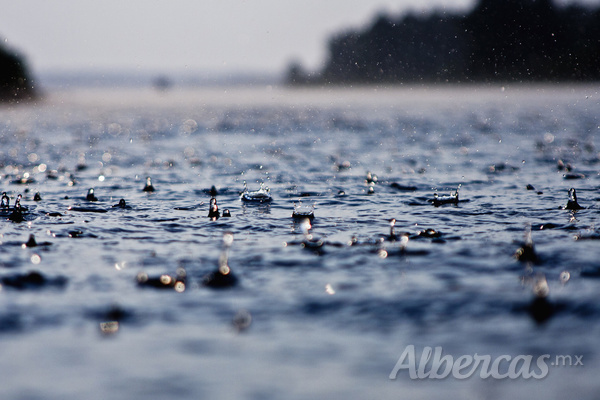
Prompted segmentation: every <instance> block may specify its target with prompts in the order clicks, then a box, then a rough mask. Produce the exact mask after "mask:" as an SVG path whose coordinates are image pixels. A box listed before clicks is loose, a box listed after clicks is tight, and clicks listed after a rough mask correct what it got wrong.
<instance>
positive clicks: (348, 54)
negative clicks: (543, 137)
mask: <svg viewBox="0 0 600 400" xmlns="http://www.w3.org/2000/svg"><path fill="white" fill-rule="evenodd" d="M328 50H329V51H328V59H327V61H326V62H325V65H324V66H323V68H322V69H321V70H320V71H316V72H307V71H305V70H304V69H303V68H302V66H301V65H300V64H299V63H293V64H291V65H290V66H289V68H288V71H287V78H286V80H287V83H289V84H355V83H356V84H363V83H365V84H366V83H378V84H379V83H381V84H383V83H401V82H564V81H596V80H599V79H600V8H599V7H584V6H582V5H576V4H571V5H569V6H566V7H561V6H558V5H556V4H554V3H553V2H552V1H551V0H503V1H497V0H479V1H478V3H477V4H476V5H475V7H474V8H473V9H472V10H471V11H470V12H469V13H467V14H465V15H459V14H447V13H443V12H439V11H437V12H433V13H431V14H427V15H415V14H408V15H405V16H401V17H396V18H394V17H392V16H389V15H379V16H377V17H376V18H375V20H374V21H373V23H372V24H371V25H370V26H368V27H367V28H366V29H364V30H360V31H347V32H343V33H340V34H337V35H335V36H334V37H332V38H331V39H330V40H329V47H328Z"/></svg>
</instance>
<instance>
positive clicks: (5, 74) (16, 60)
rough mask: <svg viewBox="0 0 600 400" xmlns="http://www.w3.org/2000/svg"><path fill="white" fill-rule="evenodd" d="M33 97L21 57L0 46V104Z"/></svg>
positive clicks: (33, 93) (29, 79)
mask: <svg viewBox="0 0 600 400" xmlns="http://www.w3.org/2000/svg"><path fill="white" fill-rule="evenodd" d="M35 96H36V92H35V90H34V88H33V81H32V79H31V78H30V76H29V72H28V70H27V67H26V65H25V62H24V61H23V59H22V57H20V56H19V55H17V54H16V53H14V52H11V51H10V50H8V49H6V48H4V47H2V46H1V45H0V102H17V101H23V100H31V99H32V98H34V97H35Z"/></svg>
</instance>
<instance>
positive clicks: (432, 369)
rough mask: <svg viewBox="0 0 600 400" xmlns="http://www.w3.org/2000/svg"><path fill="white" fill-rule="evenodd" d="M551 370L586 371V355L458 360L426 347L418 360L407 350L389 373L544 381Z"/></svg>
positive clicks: (412, 348) (394, 375) (463, 357)
mask: <svg viewBox="0 0 600 400" xmlns="http://www.w3.org/2000/svg"><path fill="white" fill-rule="evenodd" d="M550 367H583V355H556V356H551V355H550V354H542V355H539V356H537V357H534V356H532V355H517V356H509V355H501V356H497V357H495V358H492V356H491V355H489V354H485V355H482V354H477V353H475V354H474V355H471V354H466V355H461V356H459V357H456V358H455V357H453V356H452V355H449V354H446V355H443V350H442V347H441V346H438V347H435V349H433V348H431V347H424V348H423V351H422V352H421V356H420V357H417V354H416V351H415V346H414V345H410V346H407V347H406V348H405V349H404V351H403V352H402V354H401V355H400V358H399V359H398V362H396V365H394V368H393V369H392V372H391V373H390V379H392V380H393V379H396V378H397V376H398V374H399V373H400V372H402V371H408V375H409V377H410V378H411V379H444V378H447V377H450V376H451V377H452V378H454V379H467V378H470V377H472V376H477V375H479V377H480V378H481V379H488V378H493V379H518V378H522V379H530V378H533V379H543V378H545V377H546V376H547V375H548V373H549V372H550Z"/></svg>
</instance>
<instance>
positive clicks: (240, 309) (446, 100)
mask: <svg viewBox="0 0 600 400" xmlns="http://www.w3.org/2000/svg"><path fill="white" fill-rule="evenodd" d="M599 130H600V94H599V93H598V88H597V87H595V86H531V87H528V86H521V87H510V86H507V87H499V86H498V87H497V86H492V87H477V86H473V87H453V86H448V87H437V88H402V87H399V88H393V89H384V88H354V89H352V88H349V89H305V90H286V89H281V88H272V87H266V88H262V87H261V88H227V89H219V88H213V89H189V90H179V89H174V90H172V91H168V92H154V91H151V90H147V91H146V90H143V89H132V90H124V89H122V90H121V89H119V90H108V89H95V90H93V91H89V90H76V89H73V90H64V91H60V92H56V93H49V94H48V96H47V98H46V100H45V101H44V102H41V103H40V104H31V105H23V106H19V107H4V108H2V109H0V146H1V147H0V148H1V151H0V167H1V168H2V169H1V170H0V190H1V191H6V192H7V194H8V195H9V196H10V197H11V204H13V203H14V200H15V198H16V197H17V195H18V194H22V195H23V200H22V204H23V205H25V206H27V207H28V212H27V213H26V214H25V220H24V221H23V222H12V221H9V220H8V219H7V218H6V215H4V218H3V220H2V221H0V242H1V245H0V279H2V286H1V290H0V353H1V354H2V357H1V358H0V370H1V371H3V374H2V375H3V378H2V385H0V397H2V398H14V399H38V398H40V399H42V398H43V399H81V398H86V399H104V398H107V397H108V396H110V397H111V398H115V399H141V398H144V399H149V398H150V399H151V398H183V399H188V398H189V399H195V398H201V397H203V398H247V399H282V398H287V399H308V398H348V399H363V398H382V399H388V398H389V399H393V398H406V397H419V396H420V397H423V398H446V397H447V395H448V393H449V392H452V393H456V395H457V396H460V397H462V398H505V397H508V396H513V397H514V396H515V395H516V396H523V395H525V394H528V393H535V394H536V395H538V396H542V395H545V396H547V397H549V398H562V397H565V396H569V397H572V396H575V397H577V398H582V399H583V398H594V396H595V393H596V392H597V391H598V389H599V387H598V383H597V379H595V376H596V375H597V374H598V372H599V371H600V367H599V364H598V354H597V347H598V345H599V344H600V343H599V339H598V337H600V306H599V305H598V300H597V299H598V292H599V290H600V280H599V279H598V277H600V264H599V261H598V260H599V256H600V250H599V247H598V241H597V240H593V238H595V237H596V236H597V234H598V230H597V226H598V225H599V223H598V222H599V221H598V204H597V203H598V201H599V199H600V193H599V192H598V183H599V182H600V178H599V175H598V166H599V165H600V161H599V156H600V147H599V146H600V143H599V140H600V139H599V137H600V136H599ZM559 161H560V163H559ZM567 164H569V165H570V171H567V170H566V169H565V168H564V167H563V166H565V165H567ZM559 167H560V168H559ZM368 172H371V174H372V175H373V174H375V175H376V176H377V180H376V182H367V180H366V178H367V173H368ZM147 176H150V177H151V178H152V184H153V186H154V187H155V189H156V190H155V191H154V192H145V191H143V190H142V189H143V188H144V185H145V182H146V177H147ZM21 182H28V183H25V184H23V183H21ZM244 182H247V185H248V187H249V188H250V190H257V189H258V188H259V186H260V184H261V183H264V184H265V185H266V186H268V187H269V188H270V193H271V195H272V198H273V201H272V202H270V203H263V204H253V203H244V202H242V201H241V200H240V192H241V191H242V190H243V188H244ZM459 185H461V186H460V199H461V200H464V201H461V202H459V203H458V204H456V205H455V204H448V205H443V206H440V207H434V206H433V205H432V203H431V202H430V200H431V199H433V196H434V193H439V194H440V195H448V194H450V193H451V192H452V191H454V190H456V188H457V187H458V186H459ZM528 185H530V187H529V190H528ZM212 186H214V187H215V189H216V190H217V192H218V194H217V196H216V198H217V201H218V205H219V208H220V210H221V211H222V210H223V209H225V208H227V209H229V210H230V211H231V214H232V217H231V218H219V219H217V220H216V221H213V220H211V219H209V218H207V215H208V211H209V201H210V197H211V195H210V189H211V187H212ZM571 187H573V188H575V189H576V190H577V194H578V201H579V203H580V205H581V206H582V207H583V209H581V210H579V211H577V212H573V211H569V210H564V209H563V208H562V207H563V206H564V205H566V204H567V200H568V194H567V193H568V189H569V188H571ZM90 188H94V189H95V195H96V196H97V198H98V201H97V202H88V201H87V200H86V194H87V192H88V189H90ZM36 192H39V193H40V195H41V197H42V200H41V201H33V197H34V194H35V193H36ZM120 199H125V200H126V202H127V204H128V205H129V206H130V208H127V209H122V208H118V207H112V206H113V205H115V204H117V203H118V202H119V200H120ZM299 201H301V202H302V204H314V206H315V211H314V215H315V218H314V220H313V222H312V229H311V231H310V233H311V234H312V235H313V238H314V240H319V239H320V240H322V243H323V245H322V246H320V247H318V248H317V249H314V248H311V246H306V245H304V246H303V245H302V244H301V242H302V241H303V240H305V239H306V238H305V236H304V234H303V231H302V226H301V225H302V224H301V223H300V222H299V221H295V220H293V219H292V218H291V215H292V211H293V209H294V204H296V203H298V202H299ZM70 207H71V209H69V208H70ZM75 210H80V211H75ZM91 211H106V212H91ZM391 218H395V219H396V221H397V222H396V226H395V232H396V234H398V235H400V234H402V233H407V234H409V235H410V239H409V240H408V243H407V244H406V247H405V248H403V245H401V243H402V242H401V241H400V240H398V241H396V242H390V241H388V240H386V239H387V237H388V235H389V233H390V223H389V220H390V219H391ZM528 225H530V226H531V227H532V228H531V230H532V239H533V241H534V243H535V249H536V252H537V254H538V256H539V261H538V262H537V263H526V262H519V261H518V260H517V259H515V257H514V256H513V255H514V253H515V251H516V250H517V249H518V248H519V246H521V242H522V240H523V235H524V231H525V229H526V226H528ZM427 228H432V229H434V230H436V231H438V232H441V236H440V237H437V238H427V237H423V235H421V236H417V234H418V233H419V232H421V231H423V230H425V229H427ZM226 232H230V233H232V234H233V237H234V241H233V245H232V247H231V249H230V257H229V266H230V267H231V269H232V271H233V272H234V273H235V274H236V276H237V277H238V280H239V284H238V285H237V286H235V287H232V288H229V289H224V290H216V289H212V288H209V287H205V286H203V285H202V281H203V277H204V276H205V275H206V274H207V273H209V272H211V271H213V270H215V268H216V267H217V265H218V260H219V256H220V254H221V251H222V238H223V235H224V233H226ZM30 234H34V235H35V238H36V240H37V241H38V242H39V243H41V242H49V243H51V244H49V245H46V246H38V247H32V248H22V246H21V244H22V243H25V242H26V241H27V240H28V238H29V235H30ZM582 237H583V238H592V239H590V240H581V238H582ZM576 238H580V239H579V240H576ZM351 244H353V245H351ZM178 270H179V271H182V270H185V273H186V281H185V290H183V291H179V292H178V291H175V290H173V289H157V288H154V287H143V286H140V285H139V284H138V281H137V276H138V274H139V273H140V272H143V273H146V274H147V275H148V276H150V277H151V278H157V277H159V276H161V275H163V274H168V275H171V276H173V277H175V276H176V274H177V271H178ZM30 272H36V273H39V274H41V276H42V277H43V281H42V282H41V283H40V282H38V281H36V282H34V283H31V282H29V281H30V280H32V279H31V278H32V276H33V275H28V274H30ZM542 277H543V278H545V279H546V281H547V283H548V286H549V290H550V292H549V295H548V297H547V301H548V302H549V303H550V304H551V305H552V310H553V311H552V313H551V314H550V315H549V316H548V318H546V319H545V320H544V321H536V319H535V318H534V317H535V313H532V312H531V304H532V302H533V301H534V298H535V295H534V293H533V290H532V289H533V282H535V281H536V280H538V279H541V278H542ZM567 278H568V279H567ZM28 279H29V280H28ZM15 282H16V283H15ZM19 282H20V283H19ZM28 282H29V283H28ZM240 321H241V322H240ZM114 322H116V323H118V325H117V324H115V323H114ZM106 323H112V325H110V324H109V325H106ZM110 327H112V331H111V330H110V329H109V328H110ZM117 328H118V329H117ZM102 329H104V330H105V332H103V331H102ZM111 332H112V333H111ZM408 345H415V346H416V347H417V348H422V347H423V346H431V347H434V346H443V348H444V351H445V352H446V353H448V354H451V355H453V356H454V357H455V358H456V357H458V356H460V355H463V354H471V355H472V354H475V353H478V354H490V355H494V356H497V355H503V354H507V355H511V356H513V357H514V356H517V355H520V354H525V355H534V356H537V355H539V354H546V353H548V354H551V355H553V356H554V355H557V354H571V355H584V363H585V365H584V367H577V368H575V367H572V368H566V367H565V368H554V369H551V371H550V375H549V377H548V378H546V379H544V380H537V381H536V380H517V381H508V380H504V381H497V380H492V379H487V380H482V379H480V378H478V377H473V378H470V379H467V380H465V381H459V380H456V379H452V378H448V379H446V380H443V381H433V382H432V381H412V380H410V379H409V378H408V376H407V374H406V373H404V374H400V375H399V377H398V379H396V380H390V379H389V378H388V376H389V374H390V372H391V370H392V368H393V367H394V365H395V363H396V361H397V360H398V357H399V356H400V354H401V353H402V351H403V350H404V349H405V348H406V346H408Z"/></svg>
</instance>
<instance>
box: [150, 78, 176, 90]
mask: <svg viewBox="0 0 600 400" xmlns="http://www.w3.org/2000/svg"><path fill="white" fill-rule="evenodd" d="M152 86H153V87H154V88H155V89H156V90H159V91H161V92H164V91H166V90H168V89H170V88H171V86H173V82H171V80H170V79H169V78H167V77H166V76H164V75H161V76H158V77H156V78H155V79H154V80H153V81H152Z"/></svg>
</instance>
